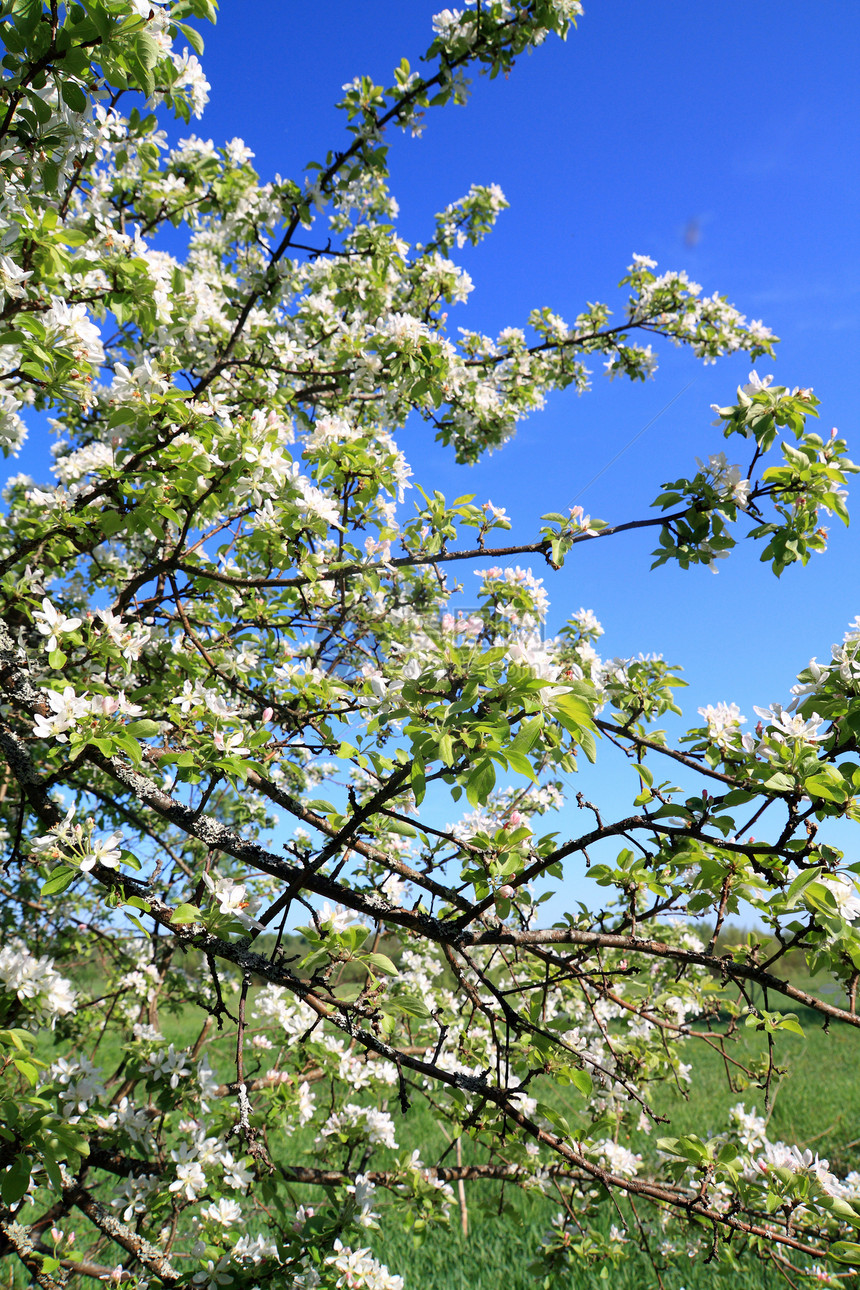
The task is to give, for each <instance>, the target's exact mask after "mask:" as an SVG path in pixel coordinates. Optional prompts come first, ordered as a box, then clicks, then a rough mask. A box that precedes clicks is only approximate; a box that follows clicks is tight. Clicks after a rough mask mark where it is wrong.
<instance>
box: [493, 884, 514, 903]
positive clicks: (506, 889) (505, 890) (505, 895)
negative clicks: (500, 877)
mask: <svg viewBox="0 0 860 1290" xmlns="http://www.w3.org/2000/svg"><path fill="white" fill-rule="evenodd" d="M496 895H497V896H501V898H502V900H513V898H514V896H515V895H516V891H515V889H514V888H513V887H512V886H511V884H510V883H509V882H506V883H504V884H503V885H502V886H501V887H500V888H499V890H498V891H497V892H496Z"/></svg>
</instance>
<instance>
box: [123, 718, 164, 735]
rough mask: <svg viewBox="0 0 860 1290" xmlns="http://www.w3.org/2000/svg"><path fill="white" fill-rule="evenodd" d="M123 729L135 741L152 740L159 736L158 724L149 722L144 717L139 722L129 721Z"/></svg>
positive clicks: (159, 727)
mask: <svg viewBox="0 0 860 1290" xmlns="http://www.w3.org/2000/svg"><path fill="white" fill-rule="evenodd" d="M125 729H126V732H127V733H128V734H130V735H133V736H134V738H135V739H153V738H155V736H156V735H160V734H161V726H160V724H159V723H158V722H157V721H150V720H149V719H148V718H146V717H144V718H143V719H142V720H141V721H130V722H129V723H128V725H127V726H126V728H125Z"/></svg>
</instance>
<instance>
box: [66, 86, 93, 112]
mask: <svg viewBox="0 0 860 1290" xmlns="http://www.w3.org/2000/svg"><path fill="white" fill-rule="evenodd" d="M60 93H61V94H62V96H63V102H64V103H67V104H68V105H69V107H70V108H71V109H72V111H73V112H86V110H87V107H88V106H89V102H88V99H87V96H86V94H85V93H84V92H83V90H82V89H81V87H80V85H76V84H75V82H74V81H62V82H61V84H60Z"/></svg>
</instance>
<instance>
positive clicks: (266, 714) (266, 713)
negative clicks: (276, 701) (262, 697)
mask: <svg viewBox="0 0 860 1290" xmlns="http://www.w3.org/2000/svg"><path fill="white" fill-rule="evenodd" d="M273 716H274V708H263V721H271V720H272V717H273Z"/></svg>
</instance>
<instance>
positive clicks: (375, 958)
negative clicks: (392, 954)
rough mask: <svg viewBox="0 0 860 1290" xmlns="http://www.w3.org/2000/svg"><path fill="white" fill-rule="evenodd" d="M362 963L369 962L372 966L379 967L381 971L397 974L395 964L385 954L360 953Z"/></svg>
mask: <svg viewBox="0 0 860 1290" xmlns="http://www.w3.org/2000/svg"><path fill="white" fill-rule="evenodd" d="M361 961H362V963H370V964H371V966H372V967H378V968H381V969H382V971H383V972H390V973H391V975H392V976H397V965H396V964H395V963H392V961H391V959H390V958H389V957H388V955H387V954H362V956H361Z"/></svg>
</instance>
